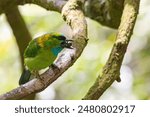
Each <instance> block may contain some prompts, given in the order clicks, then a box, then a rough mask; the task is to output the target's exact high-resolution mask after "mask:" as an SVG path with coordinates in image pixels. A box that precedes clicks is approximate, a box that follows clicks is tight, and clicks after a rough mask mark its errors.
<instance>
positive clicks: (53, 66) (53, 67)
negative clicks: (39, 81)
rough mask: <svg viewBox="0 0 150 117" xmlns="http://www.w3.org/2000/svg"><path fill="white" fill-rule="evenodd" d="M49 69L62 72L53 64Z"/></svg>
mask: <svg viewBox="0 0 150 117" xmlns="http://www.w3.org/2000/svg"><path fill="white" fill-rule="evenodd" d="M49 68H52V69H53V70H56V69H57V70H58V71H60V69H59V67H57V66H56V65H55V64H51V66H49Z"/></svg>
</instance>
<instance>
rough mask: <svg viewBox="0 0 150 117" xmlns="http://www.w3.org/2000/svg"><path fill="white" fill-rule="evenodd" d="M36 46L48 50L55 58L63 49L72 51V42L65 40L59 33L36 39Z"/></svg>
mask: <svg viewBox="0 0 150 117" xmlns="http://www.w3.org/2000/svg"><path fill="white" fill-rule="evenodd" d="M37 41H38V44H39V45H40V46H41V47H43V48H46V49H50V50H51V51H52V52H53V54H54V55H55V56H57V55H58V53H59V52H60V51H61V50H62V49H64V48H69V49H72V48H73V47H72V40H68V39H66V37H65V36H64V35H62V34H60V33H49V34H44V35H42V36H41V37H39V38H38V39H37Z"/></svg>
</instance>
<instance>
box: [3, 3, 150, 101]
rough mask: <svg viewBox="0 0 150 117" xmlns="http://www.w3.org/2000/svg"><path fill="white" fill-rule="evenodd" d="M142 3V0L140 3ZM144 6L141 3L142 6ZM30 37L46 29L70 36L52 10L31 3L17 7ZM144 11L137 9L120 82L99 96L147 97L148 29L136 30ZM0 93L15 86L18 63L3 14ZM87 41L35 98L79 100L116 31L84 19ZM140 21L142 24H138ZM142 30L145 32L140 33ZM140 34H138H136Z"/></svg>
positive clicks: (103, 60) (149, 93) (104, 58)
mask: <svg viewBox="0 0 150 117" xmlns="http://www.w3.org/2000/svg"><path fill="white" fill-rule="evenodd" d="M143 4H144V3H143ZM144 8H145V6H144ZM20 11H21V13H22V15H23V17H24V19H25V22H26V24H27V26H28V29H29V31H30V32H31V35H32V37H36V36H37V35H39V34H41V33H46V32H62V33H64V34H65V35H66V36H68V37H70V32H69V31H70V29H69V27H68V26H67V25H66V24H65V22H64V21H63V19H62V17H61V15H60V14H59V13H56V12H50V11H46V10H44V9H42V8H40V7H38V6H35V5H25V6H22V7H20ZM147 14H150V12H148V11H147V10H146V11H144V13H143V12H141V14H140V15H139V17H138V21H137V23H136V27H135V30H134V34H133V36H132V39H131V43H130V45H129V47H128V50H127V53H126V56H125V59H124V63H123V66H122V69H121V79H122V82H121V83H116V82H115V83H114V84H113V85H112V86H111V87H110V88H109V89H108V90H107V91H106V92H105V93H104V95H103V96H102V99H149V98H150V88H149V85H150V79H149V78H150V70H149V66H150V55H149V54H150V44H148V42H150V37H149V35H148V32H150V29H149V27H148V24H145V25H144V26H147V30H146V31H145V30H142V29H143V28H142V29H139V28H141V26H142V25H143V23H147V22H148V20H146V21H147V22H143V21H145V18H146V19H149V21H150V17H148V18H147V17H146V15H147ZM0 22H1V23H0V94H2V93H5V92H7V91H9V90H11V89H13V88H15V87H17V86H18V79H19V77H20V75H21V65H20V58H19V53H18V47H17V45H16V41H15V38H14V37H13V35H12V33H10V34H8V31H10V32H11V30H10V28H9V26H8V24H7V22H6V20H5V17H4V16H0ZM87 22H88V34H89V35H88V36H89V42H88V45H87V46H86V48H85V50H84V51H83V54H82V55H81V57H80V58H79V59H78V60H77V61H76V63H75V64H74V65H73V66H72V67H71V68H69V70H67V71H66V72H65V73H64V74H63V75H62V76H61V77H60V78H59V79H58V80H57V81H55V82H54V83H53V84H52V85H51V86H50V87H48V88H47V89H46V90H45V92H46V93H43V92H41V93H38V94H37V97H36V99H81V98H82V97H83V96H84V95H85V94H86V92H87V91H88V89H89V88H90V86H91V85H92V84H93V83H94V81H95V79H96V77H97V76H98V74H100V73H101V71H102V68H103V66H104V65H105V63H106V61H107V58H108V56H109V54H110V51H111V48H112V46H113V43H114V41H115V37H116V31H115V30H112V29H109V28H106V27H103V26H101V25H100V24H99V23H97V22H95V21H92V20H90V19H88V18H87ZM141 22H142V23H141ZM142 31H145V32H143V33H142ZM140 33H141V34H140Z"/></svg>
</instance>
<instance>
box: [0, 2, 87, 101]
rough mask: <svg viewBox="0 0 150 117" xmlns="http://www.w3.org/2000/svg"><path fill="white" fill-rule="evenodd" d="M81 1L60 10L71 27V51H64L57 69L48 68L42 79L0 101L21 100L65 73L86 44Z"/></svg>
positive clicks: (4, 95)
mask: <svg viewBox="0 0 150 117" xmlns="http://www.w3.org/2000/svg"><path fill="white" fill-rule="evenodd" d="M82 5H83V1H82V2H81V0H69V1H68V2H67V3H66V5H65V6H64V8H63V9H62V15H63V18H64V19H65V20H66V22H67V23H68V24H69V25H70V26H71V29H72V32H73V33H72V34H73V35H72V39H73V40H74V41H73V47H74V48H73V49H66V50H64V51H63V52H62V53H61V54H60V56H59V57H58V59H57V60H56V61H55V65H56V66H57V67H58V68H59V69H58V68H49V70H47V71H46V72H45V73H43V74H42V75H41V76H40V77H41V78H42V79H33V80H31V81H30V82H28V83H26V84H24V85H22V86H20V87H18V88H16V89H14V90H12V91H10V92H8V93H6V94H3V95H1V96H0V99H22V98H24V97H25V96H28V95H30V94H32V93H35V92H39V91H41V90H44V89H45V88H46V87H47V86H49V85H50V84H51V83H52V82H54V81H55V80H56V79H57V78H58V77H59V76H60V75H61V74H62V73H63V72H65V71H66V70H67V69H68V68H69V67H70V66H71V65H73V63H74V62H75V61H76V60H77V58H78V57H79V56H80V54H81V53H82V51H83V49H84V47H85V46H86V44H87V24H86V20H85V18H84V14H83V12H82V10H81V6H82Z"/></svg>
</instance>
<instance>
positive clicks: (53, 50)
mask: <svg viewBox="0 0 150 117" xmlns="http://www.w3.org/2000/svg"><path fill="white" fill-rule="evenodd" d="M62 49H63V48H62V47H55V48H52V49H51V51H52V53H53V54H54V56H57V55H58V54H59V52H61V51H62Z"/></svg>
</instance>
